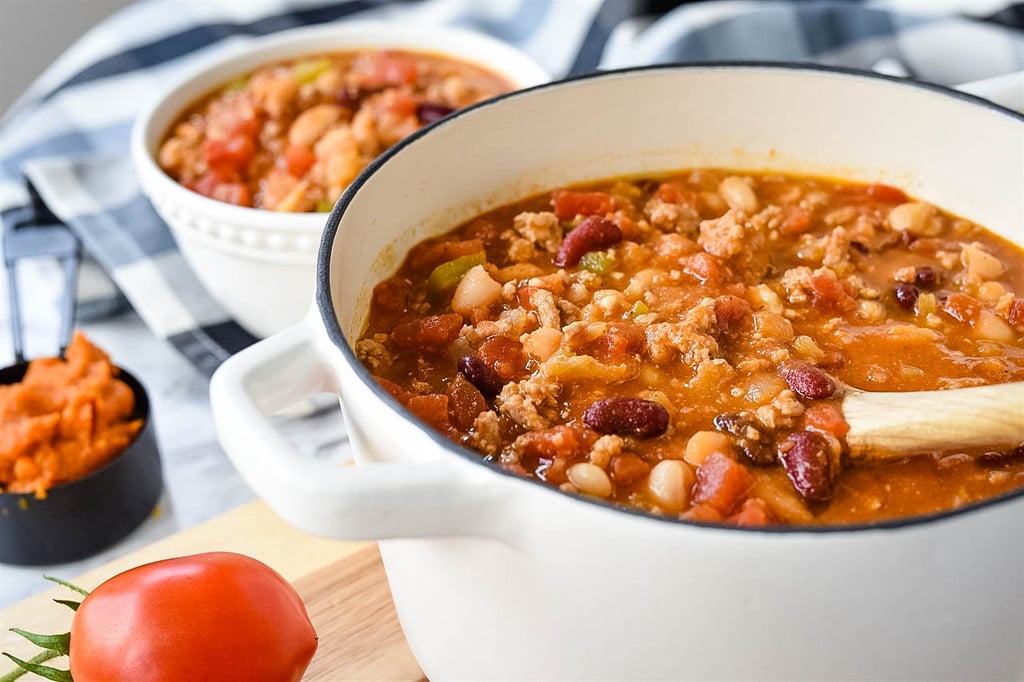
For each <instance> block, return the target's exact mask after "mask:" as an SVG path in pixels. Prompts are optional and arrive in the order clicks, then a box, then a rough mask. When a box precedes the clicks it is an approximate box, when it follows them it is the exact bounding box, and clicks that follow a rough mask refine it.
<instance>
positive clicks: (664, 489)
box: [647, 459, 697, 513]
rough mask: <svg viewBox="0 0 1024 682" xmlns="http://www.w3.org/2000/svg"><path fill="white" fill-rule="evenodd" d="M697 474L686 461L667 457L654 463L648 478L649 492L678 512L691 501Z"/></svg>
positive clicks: (654, 497)
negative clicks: (691, 491)
mask: <svg viewBox="0 0 1024 682" xmlns="http://www.w3.org/2000/svg"><path fill="white" fill-rule="evenodd" d="M696 480H697V476H696V474H694V473H693V469H691V468H690V466H689V465H688V464H687V463H686V462H681V461H679V460H677V459H665V460H662V461H660V462H658V463H657V464H655V465H654V468H653V469H651V473H650V475H649V476H648V478H647V492H648V493H650V495H651V498H652V499H653V500H654V502H655V503H656V504H657V505H658V506H659V507H661V508H662V509H664V510H665V511H668V512H674V513H678V512H681V511H683V509H685V508H686V505H687V504H689V502H690V490H691V489H692V488H693V484H694V483H695V482H696Z"/></svg>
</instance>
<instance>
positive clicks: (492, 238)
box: [464, 218, 499, 248]
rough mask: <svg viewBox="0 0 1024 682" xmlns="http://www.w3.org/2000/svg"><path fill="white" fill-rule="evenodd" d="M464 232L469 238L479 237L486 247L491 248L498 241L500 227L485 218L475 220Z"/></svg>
mask: <svg viewBox="0 0 1024 682" xmlns="http://www.w3.org/2000/svg"><path fill="white" fill-rule="evenodd" d="M464 232H465V236H466V237H468V238H469V239H479V240H480V241H481V242H483V245H484V247H486V248H490V247H492V246H494V245H495V244H497V243H498V239H499V230H498V228H497V227H496V226H495V225H494V223H492V222H491V221H490V220H485V219H484V218H477V219H476V220H474V221H473V222H472V223H470V224H469V227H467V228H466V229H465V230H464Z"/></svg>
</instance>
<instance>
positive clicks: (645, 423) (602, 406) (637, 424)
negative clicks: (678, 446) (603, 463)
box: [583, 398, 668, 438]
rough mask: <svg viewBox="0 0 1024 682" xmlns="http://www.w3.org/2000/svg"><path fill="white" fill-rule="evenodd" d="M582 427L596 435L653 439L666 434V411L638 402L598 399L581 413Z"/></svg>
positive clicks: (635, 399) (645, 401)
mask: <svg viewBox="0 0 1024 682" xmlns="http://www.w3.org/2000/svg"><path fill="white" fill-rule="evenodd" d="M583 423H584V424H586V425H587V426H589V427H590V428H592V429H594V430H595V431H597V432H598V433H615V434H618V435H620V436H623V435H628V436H636V437H638V438H654V437H655V436H660V435H661V434H663V433H665V431H666V430H668V410H666V409H665V408H664V407H662V406H661V405H659V404H658V403H656V402H653V401H651V400H643V399H642V398H602V399H601V400H596V401H594V403H593V404H592V405H591V406H590V407H588V408H587V411H586V412H584V413H583Z"/></svg>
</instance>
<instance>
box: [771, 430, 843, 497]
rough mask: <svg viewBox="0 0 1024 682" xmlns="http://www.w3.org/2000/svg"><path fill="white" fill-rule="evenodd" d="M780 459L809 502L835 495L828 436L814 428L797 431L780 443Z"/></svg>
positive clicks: (790, 477)
mask: <svg viewBox="0 0 1024 682" xmlns="http://www.w3.org/2000/svg"><path fill="white" fill-rule="evenodd" d="M779 459H781V460H782V466H783V467H785V469H786V476H788V477H789V480H790V482H791V483H792V484H793V487H794V488H796V491H797V492H798V493H800V496H801V497H802V498H804V499H805V500H807V501H809V502H824V501H826V500H828V499H829V498H831V497H832V458H831V457H830V456H829V453H828V443H827V441H826V440H825V437H824V436H822V435H821V434H820V433H815V432H814V431H796V432H794V433H791V434H789V436H787V437H786V440H784V441H783V442H782V444H781V445H779Z"/></svg>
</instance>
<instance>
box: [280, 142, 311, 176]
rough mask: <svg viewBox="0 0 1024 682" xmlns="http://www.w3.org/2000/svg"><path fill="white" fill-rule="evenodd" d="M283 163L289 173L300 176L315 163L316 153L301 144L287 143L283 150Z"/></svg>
mask: <svg viewBox="0 0 1024 682" xmlns="http://www.w3.org/2000/svg"><path fill="white" fill-rule="evenodd" d="M284 163H285V168H286V169H287V170H288V174H289V175H292V176H295V177H297V178H301V177H302V176H303V175H305V174H306V171H308V170H309V169H310V168H312V167H313V164H314V163H316V154H314V153H313V151H312V150H311V149H310V148H309V147H305V146H303V145H298V144H292V145H288V148H287V149H286V150H285V151H284Z"/></svg>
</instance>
